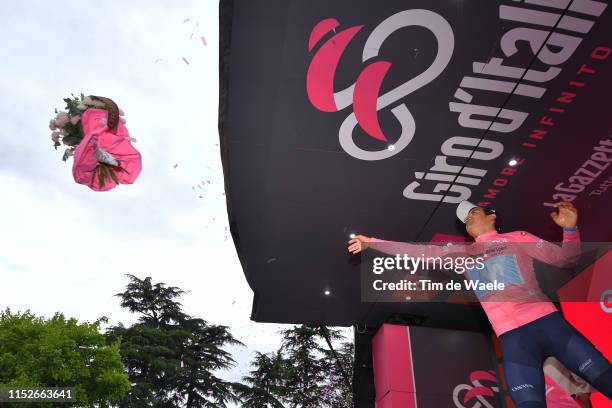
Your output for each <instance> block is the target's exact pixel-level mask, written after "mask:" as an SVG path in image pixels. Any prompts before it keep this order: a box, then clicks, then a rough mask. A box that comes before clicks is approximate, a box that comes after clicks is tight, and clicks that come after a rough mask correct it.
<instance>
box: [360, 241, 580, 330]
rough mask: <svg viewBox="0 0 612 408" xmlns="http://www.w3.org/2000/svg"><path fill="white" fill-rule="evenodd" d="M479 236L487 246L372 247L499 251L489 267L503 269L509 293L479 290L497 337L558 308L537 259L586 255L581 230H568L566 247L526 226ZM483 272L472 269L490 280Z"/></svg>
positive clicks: (429, 253) (564, 261) (565, 261)
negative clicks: (539, 274)
mask: <svg viewBox="0 0 612 408" xmlns="http://www.w3.org/2000/svg"><path fill="white" fill-rule="evenodd" d="M475 241H476V242H477V243H482V245H478V244H471V245H467V246H466V245H450V246H436V245H416V244H407V243H403V242H392V241H384V240H380V239H373V240H372V241H371V242H370V248H372V249H374V250H376V251H379V252H383V253H386V254H390V255H396V254H399V255H402V256H403V255H404V254H405V255H407V256H410V257H419V256H425V257H448V256H458V255H470V253H473V252H474V249H476V250H478V249H480V251H481V252H482V250H483V249H484V250H486V251H487V252H491V253H494V254H495V255H494V256H489V257H488V258H485V259H486V261H485V265H486V269H488V270H494V271H497V273H499V274H501V276H502V277H503V278H504V279H502V281H503V282H504V283H505V286H506V288H505V290H504V291H503V293H501V292H502V291H498V292H497V293H487V292H480V291H476V295H477V297H478V299H479V300H480V304H481V305H482V308H483V309H484V311H485V313H486V314H487V317H488V319H489V321H490V322H491V325H492V326H493V330H494V331H495V333H496V334H497V336H501V335H502V334H504V333H505V332H507V331H509V330H513V329H516V328H518V327H521V326H523V325H525V324H527V323H530V322H532V321H534V320H536V319H539V318H540V317H543V316H546V315H548V314H550V313H552V312H556V311H557V308H556V307H555V306H554V305H553V304H552V303H551V301H550V299H549V298H548V297H547V296H546V295H545V294H544V293H542V290H541V289H540V287H539V285H538V282H537V279H536V276H535V271H534V269H533V260H534V259H537V260H539V261H542V262H544V263H547V264H550V265H555V266H558V267H565V266H569V265H571V264H572V263H575V262H576V261H577V260H578V258H579V256H580V233H579V232H578V230H576V231H565V230H564V231H563V245H562V246H561V247H559V246H557V245H555V244H552V243H550V242H547V241H544V240H543V239H541V238H538V237H536V236H535V235H532V234H530V233H528V232H525V231H514V232H509V233H506V234H499V233H497V232H495V231H492V232H488V233H486V234H482V235H480V236H478V237H477V238H476V240H475ZM509 243H523V245H519V244H514V245H508V244H509ZM478 273H479V272H478V271H475V270H474V269H472V270H470V271H469V272H468V275H469V278H470V279H472V280H474V279H477V280H481V281H482V280H484V281H486V278H485V279H482V278H483V277H484V275H483V276H479V275H478ZM496 299H502V300H496ZM503 299H506V300H503Z"/></svg>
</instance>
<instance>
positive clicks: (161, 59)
mask: <svg viewBox="0 0 612 408" xmlns="http://www.w3.org/2000/svg"><path fill="white" fill-rule="evenodd" d="M163 60H164V59H163V58H158V59H156V60H155V63H156V64H157V63H158V62H159V61H163Z"/></svg>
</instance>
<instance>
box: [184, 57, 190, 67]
mask: <svg viewBox="0 0 612 408" xmlns="http://www.w3.org/2000/svg"><path fill="white" fill-rule="evenodd" d="M183 61H185V64H187V65H189V61H187V58H185V57H183Z"/></svg>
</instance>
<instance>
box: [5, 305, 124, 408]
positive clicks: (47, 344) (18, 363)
mask: <svg viewBox="0 0 612 408" xmlns="http://www.w3.org/2000/svg"><path fill="white" fill-rule="evenodd" d="M102 322H106V319H105V318H101V319H98V320H96V321H95V322H94V323H78V321H77V320H76V319H66V318H65V317H64V315H63V314H61V313H56V314H55V315H54V316H53V317H52V318H50V319H45V318H43V317H37V316H35V315H33V314H31V313H30V312H29V311H26V312H25V313H16V314H14V313H11V311H10V310H9V309H6V310H5V311H3V312H0V386H10V387H13V386H14V387H73V388H74V389H75V396H76V399H77V402H76V403H75V404H66V405H63V406H86V407H109V406H110V405H111V404H114V403H117V402H119V401H121V400H122V398H123V396H124V395H125V394H126V393H127V391H128V390H129V388H130V383H129V380H128V376H127V374H126V373H125V372H124V369H123V364H122V363H121V357H120V355H119V343H118V342H117V341H114V342H111V343H110V344H106V342H105V338H104V336H103V335H102V334H101V333H100V332H99V329H100V323H102ZM51 405H52V404H49V405H47V406H51ZM20 406H23V407H29V406H37V407H39V406H42V405H41V404H39V403H36V404H35V405H34V403H31V404H30V403H23V404H20Z"/></svg>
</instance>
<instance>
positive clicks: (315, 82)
mask: <svg viewBox="0 0 612 408" xmlns="http://www.w3.org/2000/svg"><path fill="white" fill-rule="evenodd" d="M409 26H419V27H424V28H426V29H428V30H429V31H431V32H432V34H433V35H434V36H435V38H436V41H437V43H438V44H437V45H438V47H437V55H436V57H435V59H434V61H433V62H432V63H431V65H430V66H429V67H427V69H425V71H423V72H422V73H420V74H419V75H417V76H416V77H414V78H410V79H408V80H407V81H406V82H404V83H403V84H401V85H399V86H397V87H396V88H394V89H392V90H390V91H388V92H386V93H385V94H382V95H381V94H380V93H381V89H382V85H383V82H384V79H385V77H386V76H387V74H388V72H389V71H390V70H391V69H392V67H393V63H392V62H391V61H380V60H377V61H375V62H369V61H370V60H371V59H373V58H375V57H378V51H379V50H380V48H381V46H382V45H383V43H384V42H385V41H386V40H387V38H388V37H389V36H390V35H391V34H393V33H394V32H396V31H397V30H399V29H402V28H405V27H409ZM337 27H340V22H339V21H338V20H336V19H334V18H327V19H324V20H321V21H320V22H319V23H317V25H315V27H314V28H313V29H312V32H311V33H310V39H309V41H308V50H309V52H313V50H314V49H315V47H316V46H317V45H318V44H319V43H320V42H321V41H322V40H323V38H324V37H325V36H326V35H328V34H329V33H330V32H331V31H333V32H334V34H333V35H332V36H331V37H330V38H328V39H327V40H326V41H325V42H324V43H323V44H322V45H321V46H320V47H318V49H317V50H316V52H314V55H313V57H312V60H311V62H310V66H309V67H308V72H307V74H306V92H307V94H308V98H309V100H310V103H311V104H312V105H313V106H314V107H315V108H317V109H318V110H320V111H322V112H339V111H341V110H344V109H346V108H348V107H350V106H351V105H352V106H353V112H352V113H351V114H349V115H348V116H347V117H346V119H345V120H344V122H343V123H342V125H341V126H340V129H339V132H338V135H339V139H340V145H341V146H342V148H343V149H344V150H345V151H346V152H347V153H348V154H350V155H351V156H353V157H355V158H357V159H361V160H381V159H385V158H387V157H390V156H393V155H395V154H397V153H399V152H400V151H401V150H403V149H404V148H405V147H406V146H408V144H409V143H410V142H411V141H412V138H413V137H414V134H415V131H416V121H415V118H414V117H413V116H412V113H411V112H410V109H409V107H408V105H407V103H406V102H404V101H403V100H404V99H405V98H406V97H407V96H408V95H410V94H411V93H413V92H414V91H416V90H417V89H419V88H421V87H423V86H425V85H427V84H428V83H430V82H431V81H433V80H434V79H436V78H437V77H438V76H439V75H440V74H441V73H442V71H444V69H445V68H446V66H447V65H448V63H449V62H450V59H451V56H452V53H453V48H454V36H453V30H452V29H451V27H450V25H449V24H448V22H447V21H446V20H445V19H444V18H442V17H441V16H440V15H439V14H436V13H434V12H432V11H429V10H422V9H413V10H405V11H401V12H399V13H396V14H394V15H392V16H391V17H389V18H387V19H386V20H384V21H383V22H382V23H380V24H379V25H378V26H376V27H375V28H374V30H373V31H372V33H371V34H370V35H369V36H368V38H367V39H366V42H365V44H364V47H363V54H362V62H363V64H364V68H363V70H362V71H361V73H360V74H359V76H358V77H357V79H356V81H355V83H354V84H353V85H351V86H349V87H348V88H346V89H343V90H340V91H335V90H334V89H335V88H334V80H335V77H336V71H337V69H338V64H339V62H340V60H341V58H342V56H343V54H344V51H345V50H346V47H347V46H348V45H349V43H351V41H354V39H355V36H356V35H357V34H358V33H359V32H360V31H361V30H362V29H363V28H364V26H363V25H356V26H353V27H349V28H346V29H344V30H341V31H339V32H336V28H337ZM406 52H407V53H408V50H406ZM387 108H390V110H391V113H392V114H393V115H394V116H395V118H396V119H397V120H398V122H399V124H400V126H401V133H400V134H399V135H393V136H392V137H390V135H387V134H385V133H384V132H383V130H382V128H381V126H380V122H379V120H378V112H379V111H381V110H382V109H387ZM357 125H359V126H360V127H361V129H363V131H364V132H365V133H366V134H367V135H369V136H370V137H372V138H374V139H376V140H378V141H379V142H381V149H380V150H375V151H369V150H364V149H362V148H360V147H359V146H357V144H356V143H355V142H354V140H353V131H354V129H355V127H356V126H357ZM392 140H393V142H392V144H393V148H392V149H390V148H389V143H390V142H391V141H392Z"/></svg>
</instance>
